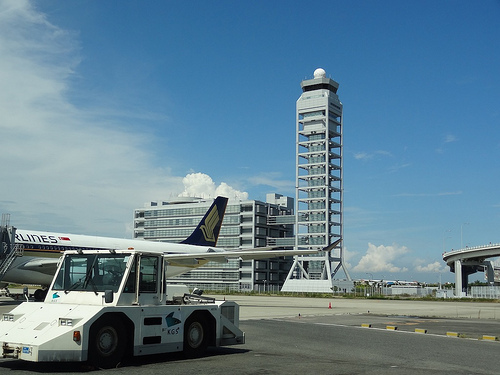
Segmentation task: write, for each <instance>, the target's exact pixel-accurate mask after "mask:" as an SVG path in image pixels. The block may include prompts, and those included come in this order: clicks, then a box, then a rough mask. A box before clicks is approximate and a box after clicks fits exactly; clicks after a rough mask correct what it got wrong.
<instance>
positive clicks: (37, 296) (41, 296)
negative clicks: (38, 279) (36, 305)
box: [33, 289, 49, 302]
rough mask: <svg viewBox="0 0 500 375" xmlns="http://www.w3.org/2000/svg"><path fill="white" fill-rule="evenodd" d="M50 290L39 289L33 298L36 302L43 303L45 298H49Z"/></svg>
mask: <svg viewBox="0 0 500 375" xmlns="http://www.w3.org/2000/svg"><path fill="white" fill-rule="evenodd" d="M48 291H49V290H48V289H37V290H35V293H33V297H35V301H37V302H42V301H43V300H45V297H46V296H47V292H48Z"/></svg>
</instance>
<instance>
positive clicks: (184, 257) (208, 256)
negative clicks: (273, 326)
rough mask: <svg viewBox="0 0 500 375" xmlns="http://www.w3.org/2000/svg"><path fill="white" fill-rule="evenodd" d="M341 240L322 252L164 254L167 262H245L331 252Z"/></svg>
mask: <svg viewBox="0 0 500 375" xmlns="http://www.w3.org/2000/svg"><path fill="white" fill-rule="evenodd" d="M340 241H342V240H341V239H339V240H337V241H335V242H334V243H332V244H331V245H328V246H327V247H325V248H323V249H321V250H309V249H298V250H273V249H275V247H257V248H254V249H248V250H245V249H240V250H231V251H220V250H219V251H216V250H214V251H213V252H207V253H196V254H193V253H186V254H164V258H165V259H166V260H167V261H169V260H170V261H172V262H179V261H181V262H182V261H189V260H195V261H202V260H206V261H209V260H211V261H215V262H221V263H225V262H226V261H227V259H230V258H241V259H243V260H249V259H265V258H276V257H283V256H293V255H314V254H318V252H319V251H330V250H332V249H334V248H335V247H336V246H337V245H338V244H339V243H340Z"/></svg>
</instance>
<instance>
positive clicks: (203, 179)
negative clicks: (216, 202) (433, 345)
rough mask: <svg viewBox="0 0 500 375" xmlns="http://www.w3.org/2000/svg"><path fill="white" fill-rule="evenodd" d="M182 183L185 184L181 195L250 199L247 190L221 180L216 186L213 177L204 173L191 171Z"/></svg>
mask: <svg viewBox="0 0 500 375" xmlns="http://www.w3.org/2000/svg"><path fill="white" fill-rule="evenodd" d="M182 183H183V184H184V191H183V192H182V193H181V194H179V196H180V197H201V198H209V197H213V198H215V197H216V196H218V195H222V196H224V197H227V198H229V199H236V200H246V199H248V193H247V192H243V191H239V190H237V189H234V188H233V187H231V186H229V185H228V184H227V183H225V182H221V184H220V185H219V186H216V185H215V182H214V181H213V180H212V178H211V177H210V176H208V175H206V174H204V173H190V174H188V175H187V176H186V177H184V178H183V179H182Z"/></svg>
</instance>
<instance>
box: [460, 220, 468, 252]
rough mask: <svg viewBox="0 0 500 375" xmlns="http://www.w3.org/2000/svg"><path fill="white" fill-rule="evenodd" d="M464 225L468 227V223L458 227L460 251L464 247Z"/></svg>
mask: <svg viewBox="0 0 500 375" xmlns="http://www.w3.org/2000/svg"><path fill="white" fill-rule="evenodd" d="M464 225H469V223H463V224H462V225H460V248H461V249H463V248H464V245H463V228H464Z"/></svg>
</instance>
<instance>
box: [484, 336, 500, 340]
mask: <svg viewBox="0 0 500 375" xmlns="http://www.w3.org/2000/svg"><path fill="white" fill-rule="evenodd" d="M483 340H491V341H498V337H496V336H489V335H483Z"/></svg>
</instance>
